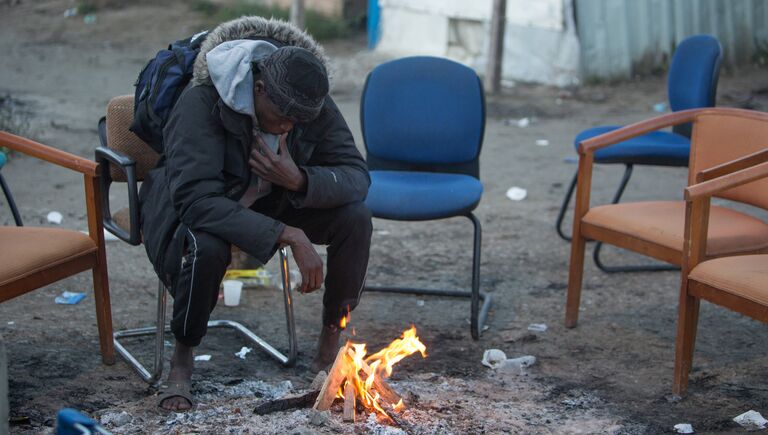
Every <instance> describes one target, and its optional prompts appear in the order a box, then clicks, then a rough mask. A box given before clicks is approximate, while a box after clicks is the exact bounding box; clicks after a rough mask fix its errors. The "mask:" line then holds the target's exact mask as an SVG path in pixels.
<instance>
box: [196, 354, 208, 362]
mask: <svg viewBox="0 0 768 435" xmlns="http://www.w3.org/2000/svg"><path fill="white" fill-rule="evenodd" d="M210 360H211V356H210V355H197V356H196V357H195V361H210Z"/></svg>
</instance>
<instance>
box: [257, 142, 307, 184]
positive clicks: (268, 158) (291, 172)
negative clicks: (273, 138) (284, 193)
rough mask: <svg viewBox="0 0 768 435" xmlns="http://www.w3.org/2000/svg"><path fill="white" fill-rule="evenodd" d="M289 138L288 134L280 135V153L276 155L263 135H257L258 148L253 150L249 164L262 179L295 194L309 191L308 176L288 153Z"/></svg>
mask: <svg viewBox="0 0 768 435" xmlns="http://www.w3.org/2000/svg"><path fill="white" fill-rule="evenodd" d="M287 136H288V133H284V134H282V135H280V145H279V147H280V152H279V153H278V154H275V153H274V152H273V151H272V150H271V149H270V148H269V147H268V146H267V144H266V143H264V139H262V137H261V135H256V136H255V138H256V146H255V147H253V149H252V150H251V156H250V159H248V164H249V165H251V171H252V172H253V173H254V174H256V175H258V176H259V177H261V178H262V179H264V180H267V181H269V182H270V183H273V184H277V185H278V186H283V187H285V188H286V189H288V190H292V191H294V192H303V191H305V190H306V189H307V175H306V174H305V173H304V171H302V170H300V169H299V168H298V167H297V166H296V163H295V162H294V161H293V158H291V155H290V154H289V153H288V145H286V137H287Z"/></svg>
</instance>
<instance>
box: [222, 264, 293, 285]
mask: <svg viewBox="0 0 768 435" xmlns="http://www.w3.org/2000/svg"><path fill="white" fill-rule="evenodd" d="M229 280H237V281H241V282H242V283H243V287H246V288H247V287H269V286H271V285H272V281H273V280H272V274H271V273H269V271H268V270H267V269H265V268H263V267H259V268H258V269H229V270H228V271H227V272H226V273H225V274H224V281H229ZM277 281H278V282H279V281H280V280H277Z"/></svg>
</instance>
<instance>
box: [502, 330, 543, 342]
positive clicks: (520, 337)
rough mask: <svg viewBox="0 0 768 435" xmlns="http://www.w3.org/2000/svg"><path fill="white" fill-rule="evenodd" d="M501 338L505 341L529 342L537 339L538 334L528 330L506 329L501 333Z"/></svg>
mask: <svg viewBox="0 0 768 435" xmlns="http://www.w3.org/2000/svg"><path fill="white" fill-rule="evenodd" d="M501 339H502V340H503V341H504V342H505V343H515V342H520V343H530V342H532V341H536V340H538V339H539V336H538V335H536V334H533V333H531V332H530V331H519V330H518V331H506V332H502V333H501Z"/></svg>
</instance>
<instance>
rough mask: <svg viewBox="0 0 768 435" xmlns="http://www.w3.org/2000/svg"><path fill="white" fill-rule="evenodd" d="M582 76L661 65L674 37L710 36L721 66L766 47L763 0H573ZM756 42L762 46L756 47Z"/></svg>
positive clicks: (767, 19)
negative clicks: (720, 49) (720, 53)
mask: <svg viewBox="0 0 768 435" xmlns="http://www.w3.org/2000/svg"><path fill="white" fill-rule="evenodd" d="M575 4H576V28H577V31H578V34H579V41H580V43H581V61H582V63H581V65H582V77H583V78H584V79H586V80H590V79H593V78H600V79H623V78H629V77H632V76H633V75H634V74H645V73H649V72H653V71H655V70H662V69H666V67H667V63H668V61H669V58H670V54H671V53H672V52H673V51H674V47H675V46H676V45H677V43H678V42H679V41H681V40H682V39H684V38H685V37H687V36H690V35H694V34H697V33H708V34H711V35H714V36H716V37H717V38H718V39H719V40H720V43H721V44H722V45H723V49H724V51H725V53H724V54H725V57H724V59H723V61H724V64H723V65H724V66H725V67H733V66H737V65H742V64H745V63H749V62H752V59H753V57H754V55H755V53H756V51H757V50H763V51H765V50H768V0H575ZM761 44H765V45H762V46H761Z"/></svg>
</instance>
